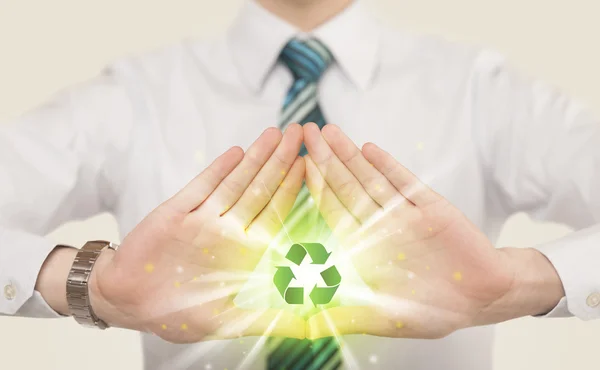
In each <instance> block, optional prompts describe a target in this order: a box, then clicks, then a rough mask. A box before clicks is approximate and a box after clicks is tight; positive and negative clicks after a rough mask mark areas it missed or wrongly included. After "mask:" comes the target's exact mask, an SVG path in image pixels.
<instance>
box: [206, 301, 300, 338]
mask: <svg viewBox="0 0 600 370" xmlns="http://www.w3.org/2000/svg"><path fill="white" fill-rule="evenodd" d="M212 320H213V321H218V325H216V330H214V332H213V334H211V335H209V336H208V337H207V338H206V339H207V340H209V339H233V338H239V337H245V336H270V337H286V338H297V339H304V338H305V330H306V329H305V326H306V325H305V321H304V320H303V319H302V318H300V317H298V316H296V315H294V314H293V313H291V312H290V311H286V310H277V309H265V310H246V309H241V308H238V307H233V308H230V309H228V310H225V311H224V312H223V313H222V314H217V315H215V316H214V317H213V319H212Z"/></svg>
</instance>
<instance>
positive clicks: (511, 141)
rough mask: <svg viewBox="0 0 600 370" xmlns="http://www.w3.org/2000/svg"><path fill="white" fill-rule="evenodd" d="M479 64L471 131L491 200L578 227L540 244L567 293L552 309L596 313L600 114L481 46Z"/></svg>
mask: <svg viewBox="0 0 600 370" xmlns="http://www.w3.org/2000/svg"><path fill="white" fill-rule="evenodd" d="M474 70H475V72H474V74H473V80H472V84H471V86H472V89H473V90H472V99H471V102H472V110H473V117H474V122H473V125H474V137H475V142H476V143H477V144H478V145H479V150H480V153H481V161H482V167H483V171H484V176H486V180H487V181H486V184H488V189H487V195H488V201H489V202H490V206H493V207H496V208H498V207H499V208H502V211H503V213H505V214H511V213H515V212H521V211H524V212H527V213H529V214H530V215H531V216H532V217H533V218H534V219H537V220H543V221H553V222H558V223H563V224H566V225H569V226H571V227H573V228H574V229H576V230H578V231H576V232H574V233H572V234H570V235H568V236H567V237H566V238H563V239H560V240H557V241H554V242H552V243H547V244H545V245H540V246H538V247H537V248H538V249H539V250H540V251H541V252H542V253H544V254H545V255H546V256H547V257H548V259H549V260H550V261H551V262H552V264H553V265H554V267H555V268H556V270H557V272H558V274H559V276H560V278H561V280H562V283H563V286H564V289H565V292H566V298H565V299H563V300H562V301H561V302H560V303H559V305H558V306H557V307H556V308H555V309H554V310H553V311H552V312H550V313H549V315H548V316H565V315H575V316H577V317H579V318H581V319H594V318H599V317H600V269H599V268H598V266H597V261H600V227H599V226H597V224H598V223H600V191H598V189H600V123H599V121H598V120H596V119H594V118H593V117H592V115H591V114H590V113H589V112H588V111H587V110H586V109H585V108H584V107H583V106H582V105H580V104H578V103H577V102H575V101H573V100H571V99H569V98H568V97H567V96H565V95H563V94H561V93H560V92H558V91H557V90H555V89H554V88H552V87H550V86H548V85H546V84H543V83H541V82H537V81H531V80H528V79H527V78H524V77H522V76H520V75H519V74H518V73H517V72H515V71H513V70H512V69H511V68H510V67H509V66H507V64H506V62H505V60H504V58H503V57H502V56H500V55H498V54H496V53H494V52H491V51H484V52H482V53H481V54H480V55H479V57H478V58H477V61H476V63H475V68H474ZM595 225H596V226H595Z"/></svg>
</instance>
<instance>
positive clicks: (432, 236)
mask: <svg viewBox="0 0 600 370" xmlns="http://www.w3.org/2000/svg"><path fill="white" fill-rule="evenodd" d="M302 143H304V144H305V145H306V147H307V149H308V152H309V155H307V156H306V157H304V158H301V157H298V156H297V153H298V152H299V150H300V147H301V145H302ZM303 180H306V184H307V186H308V189H309V190H310V192H311V194H312V196H313V199H314V200H315V203H316V204H317V205H318V207H319V210H320V212H321V214H322V215H323V217H324V219H325V221H326V222H327V224H328V226H329V227H330V228H331V230H332V231H333V233H334V235H335V236H336V237H337V238H338V240H339V241H340V243H341V245H342V246H343V247H344V248H345V253H347V256H349V257H350V258H351V259H352V262H353V265H354V267H355V268H356V270H357V272H358V273H359V275H360V276H361V277H362V279H363V280H364V281H365V282H366V284H367V285H368V286H369V287H370V288H371V289H372V291H373V292H374V299H373V300H372V302H370V304H368V305H365V306H360V307H335V308H330V309H327V310H323V311H320V312H319V313H317V314H316V315H314V316H312V317H310V318H309V319H308V320H304V319H302V318H300V317H298V316H295V315H294V314H293V313H291V312H290V311H286V310H277V309H265V310H246V309H242V308H239V307H237V306H236V305H235V304H234V303H233V299H234V297H235V296H236V294H237V292H239V290H240V289H241V287H242V286H243V285H244V283H245V282H246V281H247V280H248V278H249V276H250V274H251V273H252V271H253V270H254V268H255V267H256V265H257V263H258V261H259V260H260V259H261V257H262V255H263V253H264V252H265V250H266V248H267V246H268V245H269V243H270V241H271V240H273V238H275V236H276V235H277V234H278V232H279V231H280V229H281V227H282V220H284V219H285V218H286V216H287V214H288V213H289V212H290V210H291V208H292V206H293V204H294V202H295V200H296V197H297V195H298V193H299V191H300V189H301V187H302V183H303ZM557 279H558V277H557V276H556V273H555V271H554V270H553V268H552V266H551V265H550V264H549V262H548V261H547V260H545V258H544V257H543V256H542V255H541V254H539V253H538V252H536V251H534V250H517V249H508V248H504V249H495V248H494V247H493V245H492V244H491V243H490V241H489V240H488V239H487V238H486V236H485V235H484V234H483V233H482V232H481V231H479V230H478V229H477V227H475V226H474V225H473V224H472V223H471V222H469V221H468V220H467V218H466V217H465V216H464V215H463V214H462V213H461V212H460V211H459V210H458V209H456V208H455V207H454V206H453V205H452V204H450V203H449V202H448V201H447V200H446V199H444V198H443V197H441V196H440V195H439V194H437V193H435V192H434V191H433V190H431V189H430V188H428V187H427V186H425V185H424V184H423V183H422V182H421V181H419V179H417V178H416V177H415V176H414V175H413V174H412V173H410V172H409V171H408V170H407V169H406V168H404V167H403V166H402V165H401V164H400V163H398V162H397V161H396V160H395V159H394V158H393V157H392V156H390V155H389V154H388V153H386V152H385V151H383V150H382V149H380V148H379V147H377V146H376V145H374V144H366V145H365V146H364V147H363V148H362V150H360V149H359V148H357V147H356V145H355V144H354V143H353V142H352V141H351V140H350V139H349V138H348V137H346V136H345V135H344V133H343V132H342V131H341V130H340V129H339V127H337V126H335V125H327V126H326V127H325V128H324V129H323V130H322V132H321V131H320V130H319V128H318V127H317V126H316V125H314V124H307V125H305V126H304V127H301V126H299V125H295V124H294V125H291V126H289V127H288V129H287V130H286V131H285V133H284V134H282V133H281V132H280V131H279V130H277V129H274V128H271V129H267V130H266V131H265V132H264V133H263V134H262V135H261V136H260V137H259V138H258V139H257V140H256V141H255V142H254V144H253V145H252V146H251V147H250V148H249V149H248V151H247V152H246V153H244V152H243V151H242V149H240V148H237V147H235V148H232V149H230V150H229V151H227V152H226V153H224V154H223V155H221V156H220V157H219V158H217V159H216V160H215V161H214V162H213V163H212V164H211V165H210V166H209V167H207V168H206V170H204V171H203V172H202V173H201V174H200V175H198V176H197V177H196V178H195V179H194V180H192V181H191V182H190V183H189V184H188V185H187V186H186V187H185V188H183V189H182V190H181V191H180V192H179V193H177V194H176V195H175V196H173V197H172V198H171V199H169V200H168V201H166V202H165V203H163V204H162V205H160V206H159V207H158V208H156V209H155V210H154V211H153V212H152V213H151V214H149V215H148V216H147V217H146V218H145V219H144V220H143V221H142V222H141V223H140V224H139V225H138V226H137V227H136V228H135V229H134V230H133V231H132V232H131V233H130V234H129V235H127V237H126V238H125V240H124V241H123V243H122V245H121V248H120V249H119V251H118V252H112V251H107V252H105V253H103V254H102V255H101V257H100V258H99V260H98V262H97V264H96V267H95V268H94V270H93V275H92V278H91V280H90V295H91V300H92V307H93V308H94V310H95V311H96V314H97V315H98V316H99V317H100V318H102V319H104V320H105V321H106V322H108V323H109V324H110V325H112V326H117V327H123V328H129V329H134V330H139V331H145V332H152V333H155V334H156V335H159V336H160V337H162V338H163V339H165V340H168V341H171V342H176V343H183V342H197V341H201V340H207V339H211V338H235V337H240V336H259V335H270V336H285V337H295V338H305V337H306V338H310V339H315V338H319V337H324V336H331V335H340V334H353V333H366V334H371V335H379V336H387V337H411V338H438V337H442V336H445V335H448V334H450V333H451V332H453V331H455V330H457V329H460V328H464V327H469V326H474V325H482V324H489V323H495V322H499V321H503V320H507V319H510V318H513V317H518V316H523V315H529V314H536V313H543V312H544V310H549V309H550V308H552V306H553V305H555V304H556V302H557V300H558V299H560V297H561V296H562V295H560V291H562V287H561V289H560V290H558V289H556V280H557ZM550 280H552V281H550ZM558 283H559V285H560V281H559V280H558ZM547 286H551V287H553V289H544V291H543V292H542V290H540V288H542V287H547ZM524 297H527V298H524Z"/></svg>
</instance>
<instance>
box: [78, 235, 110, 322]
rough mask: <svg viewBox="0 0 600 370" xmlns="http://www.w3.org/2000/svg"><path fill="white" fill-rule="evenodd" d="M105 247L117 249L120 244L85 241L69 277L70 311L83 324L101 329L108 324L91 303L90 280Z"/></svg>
mask: <svg viewBox="0 0 600 370" xmlns="http://www.w3.org/2000/svg"><path fill="white" fill-rule="evenodd" d="M105 248H110V249H113V250H117V249H118V248H119V246H118V245H117V244H113V243H110V242H107V241H103V240H96V241H91V242H87V243H85V245H84V246H83V247H82V248H81V249H80V250H79V252H78V253H77V255H76V256H75V260H74V261H73V265H72V267H71V270H70V271H69V277H68V278H67V303H68V304H69V313H70V314H71V316H73V318H74V319H75V320H76V321H77V322H78V323H80V324H81V325H84V326H89V327H96V328H99V329H106V328H108V325H107V324H106V323H105V322H104V321H102V320H101V319H99V318H98V317H97V316H96V314H95V313H94V310H93V309H92V306H91V305H90V296H89V290H88V281H89V279H90V275H91V273H92V269H93V268H94V264H95V263H96V260H97V259H98V257H99V256H100V253H102V251H103V250H104V249H105Z"/></svg>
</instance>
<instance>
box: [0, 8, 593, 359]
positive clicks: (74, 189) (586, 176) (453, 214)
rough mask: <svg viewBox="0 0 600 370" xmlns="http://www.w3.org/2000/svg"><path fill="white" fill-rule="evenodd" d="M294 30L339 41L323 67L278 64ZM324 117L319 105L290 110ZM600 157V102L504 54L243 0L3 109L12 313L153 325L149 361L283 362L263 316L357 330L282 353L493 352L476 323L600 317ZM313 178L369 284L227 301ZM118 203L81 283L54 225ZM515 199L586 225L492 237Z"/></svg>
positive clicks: (291, 325) (359, 16) (316, 194)
mask: <svg viewBox="0 0 600 370" xmlns="http://www.w3.org/2000/svg"><path fill="white" fill-rule="evenodd" d="M290 40H300V41H298V42H300V43H301V44H302V45H305V46H306V45H311V43H312V44H314V45H313V46H314V48H315V49H311V50H312V51H309V52H311V53H312V52H314V51H315V50H317V51H318V50H324V54H323V55H330V56H331V58H329V59H328V58H325V59H327V65H326V68H323V70H319V75H318V78H315V80H310V81H309V82H307V81H306V80H304V81H303V80H302V78H299V77H298V76H299V74H301V73H302V71H301V70H302V68H301V67H303V66H302V65H296V67H299V70H294V66H293V65H294V62H293V61H292V62H290V61H289V60H287V61H286V60H285V59H282V57H281V55H282V50H286V47H287V46H289V45H290V44H289V42H290ZM302 40H304V41H302ZM306 40H308V41H306ZM311 40H317V41H318V44H317V43H315V41H311ZM296 46H297V45H296ZM296 50H297V49H296ZM283 54H285V53H283ZM300 57H301V58H302V56H300ZM305 59H306V58H305ZM325 59H324V60H325ZM313 62H314V61H310V60H309V61H308V62H307V63H308V64H310V63H313ZM319 63H321V61H320V60H317V63H316V64H319ZM300 64H301V63H300ZM313 64H315V63H313ZM290 86H291V87H290ZM307 86H309V87H310V89H309V88H308V87H307ZM317 87H318V106H317V105H311V106H310V107H309V106H308V105H306V102H307V101H308V100H310V99H308V98H307V99H305V100H301V99H300V97H301V96H302V95H301V93H306V94H307V95H306V96H307V97H309V98H311V99H312V97H316V91H317ZM295 88H297V89H296V90H297V91H296V95H294V91H295V90H294V89H295ZM311 89H312V90H311ZM307 91H308V92H307ZM290 96H291V98H290ZM295 102H298V103H295ZM294 104H297V105H294ZM303 104H304V105H303ZM311 104H317V102H316V101H312V100H311ZM282 107H283V109H282ZM290 107H295V108H298V109H291V108H290ZM299 107H308V108H307V109H306V111H303V110H302V109H299ZM312 112H317V113H316V114H315V115H313V116H312V118H313V119H312V120H311V121H315V122H317V121H323V120H326V122H321V124H319V122H317V125H315V124H306V125H304V126H303V127H301V126H299V125H289V123H290V122H300V121H304V119H305V118H307V117H308V116H310V114H308V113H311V114H312ZM288 113H289V114H288ZM300 123H305V122H300ZM324 123H337V124H338V125H339V127H338V126H335V125H327V126H325V127H324V128H323V125H324ZM278 124H279V127H282V128H286V129H285V133H284V134H283V135H282V134H281V133H280V132H279V131H278V130H276V129H267V128H268V127H270V126H277V125H278ZM319 128H323V130H322V131H320V130H319ZM265 129H267V130H265ZM263 131H264V132H263ZM342 131H343V132H342ZM261 132H263V133H262V134H261ZM256 137H259V138H258V139H257V140H256V141H255V143H254V144H253V145H251V143H252V142H253V141H254V138H256ZM367 141H368V142H373V143H376V144H377V145H373V144H368V145H365V146H364V147H362V150H360V149H359V147H357V146H356V145H355V144H354V143H357V144H362V143H365V142H367ZM236 145H239V146H241V147H244V148H249V149H248V150H247V151H246V152H245V153H244V152H243V151H242V150H241V149H239V148H235V147H234V148H231V147H232V146H236ZM304 147H305V148H306V149H307V151H308V155H307V156H306V157H305V159H302V158H296V155H297V153H298V152H299V151H300V150H301V148H303V149H302V150H304ZM230 148H231V149H230ZM380 148H383V149H385V150H386V151H387V152H388V153H389V154H388V153H386V152H384V151H382V150H381V149H380ZM222 153H225V154H222ZM215 158H217V159H216V161H214V162H213V163H212V164H210V165H208V163H210V162H211V161H212V160H213V159H215ZM599 168H600V126H599V125H598V121H596V120H594V119H593V118H592V117H590V116H589V115H588V114H587V113H586V112H585V111H584V110H583V109H582V107H580V106H579V105H577V104H576V103H574V102H572V101H570V100H569V99H567V98H566V97H564V96H562V95H560V94H559V93H557V92H555V91H553V90H552V89H551V88H549V87H547V86H546V85H543V84H541V83H539V82H532V81H528V80H526V79H524V78H522V77H521V76H519V75H518V74H517V73H515V72H514V71H512V70H511V69H510V68H509V67H508V66H507V65H506V62H505V60H504V59H503V58H502V57H501V56H500V55H498V54H496V53H494V52H493V51H489V50H480V49H472V48H466V47H461V46H456V45H450V44H447V43H445V42H443V41H440V40H437V39H432V38H427V37H420V36H414V35H408V34H404V33H400V32H395V31H388V30H386V29H383V28H382V27H381V26H379V25H378V24H377V23H376V22H375V21H374V20H372V19H371V18H370V17H369V16H367V15H366V14H365V13H364V11H363V10H362V9H361V6H360V4H359V3H358V2H352V1H350V0H327V1H323V0H320V1H292V0H289V1H279V2H277V1H269V0H256V1H249V2H248V3H247V4H246V5H245V7H244V8H243V10H242V11H241V13H240V15H239V17H238V19H237V20H236V21H235V23H234V24H233V25H232V27H231V28H230V29H229V31H228V32H227V33H226V34H225V35H224V36H223V37H222V38H221V39H218V40H216V41H213V42H182V43H180V44H177V45H174V46H172V47H170V48H167V49H164V50H161V51H159V52H156V53H153V54H149V55H146V56H143V57H139V58H130V59H126V60H121V61H118V62H116V63H114V64H112V65H111V66H110V67H108V68H107V69H106V71H105V72H104V73H103V74H102V75H101V76H100V77H98V78H97V79H95V80H93V81H90V82H88V83H85V84H82V85H80V86H76V87H73V88H72V89H69V90H68V91H65V92H63V93H62V94H60V95H59V96H58V97H57V98H56V99H55V100H54V101H53V102H52V103H51V104H48V105H45V106H44V107H41V108H39V109H38V110H36V111H33V112H30V113H28V114H26V115H24V116H23V117H22V118H20V119H18V120H17V122H15V124H14V125H11V126H10V127H8V128H2V131H0V173H1V174H2V176H1V178H2V179H3V181H2V183H1V184H0V288H1V289H2V295H1V296H0V314H3V315H21V316H31V317H59V316H60V315H61V314H62V315H69V314H73V313H74V310H75V314H76V316H78V315H80V317H78V319H79V320H82V321H85V320H87V321H88V322H91V323H92V324H95V325H97V326H102V325H103V324H107V325H110V326H114V327H122V328H129V329H133V330H139V331H142V332H144V334H143V343H144V353H145V358H146V368H147V369H186V368H192V369H202V368H214V369H216V368H229V369H231V368H236V367H241V368H251V369H265V368H281V367H283V365H281V366H279V365H277V363H274V364H273V363H272V362H270V361H271V360H268V359H267V358H268V357H269V356H272V355H273V353H274V351H275V352H276V351H277V349H275V350H273V349H272V348H268V347H269V344H270V343H268V342H267V341H266V340H265V339H264V337H257V336H260V335H262V334H266V335H270V336H274V337H288V338H298V340H301V339H302V338H305V337H308V338H310V339H317V338H328V337H331V336H332V335H336V334H340V335H344V334H346V335H344V336H343V337H341V339H340V341H341V342H343V345H342V346H341V348H340V346H336V345H335V344H333V345H332V346H331V352H332V353H333V352H336V353H337V352H339V353H340V355H341V356H340V359H337V358H336V360H335V361H334V360H333V358H334V357H333V354H332V355H331V356H332V357H331V360H330V361H329V362H327V363H326V364H325V365H323V366H321V365H320V363H318V362H311V363H309V364H300V363H299V362H298V361H299V360H298V359H294V361H296V362H294V363H292V364H290V365H288V366H285V368H287V369H293V368H297V369H307V368H337V367H345V368H373V367H375V368H386V369H387V368H406V369H411V370H412V369H417V370H419V369H490V368H491V346H492V337H493V328H492V327H491V326H484V325H487V324H493V323H497V322H501V321H504V320H509V319H512V318H516V317H521V316H526V315H546V316H549V317H552V316H572V315H574V316H577V317H579V318H581V319H584V320H587V319H593V318H597V317H598V316H600V270H598V269H597V268H595V263H594V261H596V260H597V258H595V257H596V256H598V253H599V252H598V247H597V245H598V243H600V228H598V227H597V226H596V227H594V226H593V225H594V224H596V223H598V222H599V221H600V206H599V204H600V196H599V195H598V193H597V192H595V191H594V189H597V188H599V187H600V176H599V175H598V169H599ZM407 169H410V171H411V172H412V173H411V172H408V170H407ZM202 170H204V171H203V172H202V173H201V174H200V175H198V176H197V174H198V173H199V172H200V171H202ZM413 174H414V175H413ZM304 179H306V184H307V187H308V189H309V190H310V192H311V193H312V197H313V199H314V200H315V203H316V204H317V205H318V206H319V208H320V211H321V214H322V215H323V218H324V219H325V221H327V223H328V225H329V226H330V228H331V229H332V230H333V234H335V236H336V237H337V238H338V239H339V240H340V241H341V243H340V244H342V245H343V246H345V247H347V248H349V249H348V250H347V251H348V255H349V256H352V257H353V262H354V267H355V268H356V271H357V272H358V274H359V275H360V276H361V278H362V279H363V280H364V282H365V283H366V285H367V286H368V287H369V288H370V289H371V290H372V291H374V292H375V294H376V295H377V297H375V298H371V299H370V301H369V302H370V303H371V304H370V305H366V304H365V305H361V306H357V305H343V307H333V308H330V309H329V310H328V311H323V312H321V313H318V314H316V315H315V316H313V317H311V318H309V319H308V321H307V322H306V323H305V320H304V319H303V318H299V317H297V316H295V315H294V314H292V313H290V312H289V311H285V310H279V309H275V308H273V309H262V310H258V309H249V308H244V307H243V305H242V306H237V305H235V304H233V302H232V298H233V297H234V296H235V295H236V293H237V292H239V291H240V289H241V286H242V285H243V284H244V282H245V281H246V280H248V276H249V275H250V274H251V272H252V270H253V268H254V267H255V266H256V264H257V262H258V260H259V259H260V258H261V256H262V254H263V252H264V250H265V249H266V247H267V245H268V244H269V241H270V240H272V239H273V238H275V237H276V235H280V234H278V233H279V232H280V228H281V225H280V222H279V221H280V220H281V219H283V218H285V216H286V215H287V214H288V213H290V212H291V213H292V214H293V213H294V211H293V210H292V206H293V203H294V201H295V200H296V199H300V198H301V197H302V194H303V192H304V190H302V181H303V180H304ZM423 183H426V184H427V185H428V187H427V186H424V185H423ZM186 184H187V185H186ZM431 189H433V190H435V192H434V191H433V190H431ZM298 204H300V202H298ZM153 210H154V211H153ZM104 211H108V212H111V213H112V214H113V215H114V216H115V217H116V219H117V221H118V224H119V227H120V230H121V231H122V233H123V235H127V237H126V238H125V239H124V240H123V243H122V245H121V247H120V249H119V250H118V251H117V252H115V251H112V250H110V248H108V249H106V248H105V247H106V245H104V246H103V248H105V249H103V250H102V252H99V251H97V253H96V252H94V253H89V254H87V255H85V254H83V255H82V254H80V255H78V261H80V260H81V259H85V258H87V259H88V260H89V261H93V262H95V264H93V263H92V267H90V266H87V265H85V264H84V265H77V263H76V264H75V265H76V266H75V267H76V268H78V269H80V270H79V271H83V273H82V274H80V275H77V274H75V275H77V276H78V277H79V278H80V279H82V281H83V280H85V283H86V284H87V283H89V291H88V290H87V289H86V290H85V292H79V293H77V291H76V288H73V286H76V283H77V281H75V280H74V279H73V276H74V275H73V274H74V273H73V269H74V268H75V267H74V266H73V261H74V259H75V256H76V255H77V250H75V249H72V248H66V247H60V246H59V247H56V246H54V245H52V244H51V243H50V242H48V241H47V240H46V239H45V238H44V235H45V234H46V233H47V232H49V231H50V230H52V229H53V228H54V227H56V226H57V225H60V224H61V223H64V222H66V221H68V220H72V219H78V218H84V217H89V216H91V215H94V214H97V213H99V212H104ZM517 211H526V212H528V213H530V214H531V215H533V216H535V217H536V218H539V219H543V220H549V221H556V222H562V223H565V224H568V225H570V226H572V227H574V228H577V229H586V230H582V231H578V232H575V233H573V234H572V235H570V236H569V237H567V238H565V239H562V240H558V241H556V242H553V243H550V244H548V245H544V246H539V247H536V249H522V250H520V249H510V248H500V249H494V248H492V245H493V242H494V240H495V238H496V237H497V235H498V232H499V230H500V227H501V225H502V223H503V222H504V221H505V220H506V218H508V217H509V216H510V215H511V214H513V213H515V212H517ZM538 250H539V251H538ZM240 256H243V258H238V257H240ZM87 268H89V270H86V269H87ZM219 271H223V272H224V273H225V274H224V275H219V276H218V277H217V278H215V275H214V273H215V272H219ZM68 276H70V278H69V279H70V284H71V289H75V290H74V291H72V292H70V296H69V297H70V298H69V299H70V300H67V298H66V296H67V292H66V289H65V285H66V282H67V279H68ZM344 276H345V275H344ZM342 287H343V284H342ZM340 289H341V288H340ZM88 292H89V300H87V298H86V297H87V294H88ZM77 294H81V296H79V297H76V296H77ZM73 297H75V298H73ZM78 298H80V299H81V301H80V303H81V304H80V305H77V304H73V302H77V299H78ZM91 309H93V311H91ZM86 314H87V315H88V316H85V315H86ZM90 320H91V321H90ZM332 321H333V323H332ZM332 326H335V327H336V328H337V332H335V331H334V330H332ZM467 327H469V328H468V329H466V328H467ZM463 328H465V329H464V330H460V331H456V330H458V329H463ZM455 331H456V332H455ZM238 336H250V337H249V338H246V339H245V340H237V339H236V340H227V341H220V340H215V339H216V338H237V337H238ZM399 338H442V339H435V340H430V341H421V340H414V339H399ZM169 342H173V343H195V344H189V345H187V346H182V345H180V344H179V345H178V344H171V343H169ZM196 342H198V343H196ZM331 343H334V342H331ZM338 344H339V343H338ZM281 353H283V352H281ZM287 353H288V354H289V352H287ZM372 354H377V361H376V363H374V361H373V358H372V357H370V356H371V355H372ZM279 357H285V354H280V355H279ZM288 357H289V356H288ZM317 357H318V356H317ZM311 361H312V360H311ZM323 363H325V362H323ZM317 364H319V365H317ZM317 366H318V367H317Z"/></svg>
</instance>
